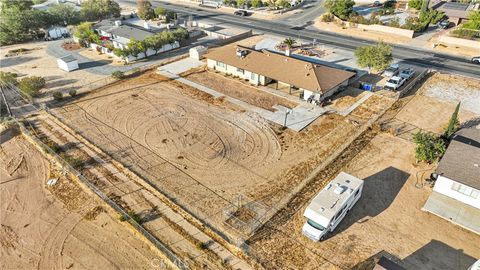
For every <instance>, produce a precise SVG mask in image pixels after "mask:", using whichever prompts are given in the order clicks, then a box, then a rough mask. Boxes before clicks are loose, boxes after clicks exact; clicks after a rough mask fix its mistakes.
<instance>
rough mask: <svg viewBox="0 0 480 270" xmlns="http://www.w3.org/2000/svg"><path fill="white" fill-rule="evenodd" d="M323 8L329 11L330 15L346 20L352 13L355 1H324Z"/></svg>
mask: <svg viewBox="0 0 480 270" xmlns="http://www.w3.org/2000/svg"><path fill="white" fill-rule="evenodd" d="M324 5H325V7H326V8H328V9H329V10H330V12H331V13H333V14H335V16H337V17H339V18H340V19H342V20H346V19H348V17H349V16H350V15H351V14H352V13H353V6H354V5H355V1H353V0H326V1H325V4H324Z"/></svg>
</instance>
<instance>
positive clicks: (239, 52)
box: [236, 48, 248, 58]
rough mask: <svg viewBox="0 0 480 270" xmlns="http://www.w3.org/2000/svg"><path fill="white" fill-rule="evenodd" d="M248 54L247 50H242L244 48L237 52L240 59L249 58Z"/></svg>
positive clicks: (238, 49)
mask: <svg viewBox="0 0 480 270" xmlns="http://www.w3.org/2000/svg"><path fill="white" fill-rule="evenodd" d="M247 54H248V51H247V50H245V49H242V48H237V51H236V55H237V56H238V57H240V58H244V57H245V56H247Z"/></svg>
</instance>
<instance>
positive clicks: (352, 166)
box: [252, 134, 480, 269]
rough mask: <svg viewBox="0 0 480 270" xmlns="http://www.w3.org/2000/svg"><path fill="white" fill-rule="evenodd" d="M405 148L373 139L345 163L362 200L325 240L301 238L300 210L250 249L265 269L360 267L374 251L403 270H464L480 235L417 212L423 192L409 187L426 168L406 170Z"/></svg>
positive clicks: (408, 150)
mask: <svg viewBox="0 0 480 270" xmlns="http://www.w3.org/2000/svg"><path fill="white" fill-rule="evenodd" d="M413 148H414V145H413V144H412V143H411V142H409V141H406V140H403V139H400V138H398V137H393V136H391V135H388V134H380V135H378V136H376V137H375V138H374V139H373V140H372V141H371V142H370V143H369V144H368V145H367V147H365V148H364V149H363V150H362V151H361V152H360V154H358V155H357V156H356V158H354V159H353V160H352V161H351V162H350V163H349V164H348V166H347V167H346V171H347V172H348V173H351V174H353V175H356V176H358V177H360V178H363V179H365V187H364V191H363V194H362V198H361V199H360V201H359V202H358V203H357V205H356V206H355V207H354V208H353V209H352V210H351V211H350V213H349V215H347V217H346V218H345V220H344V221H342V223H341V224H340V226H339V228H337V230H336V232H334V234H333V235H331V236H330V237H329V238H328V239H326V240H325V241H323V242H321V243H314V242H312V241H310V240H309V239H307V238H306V237H304V236H303V235H301V227H302V225H303V223H304V221H305V220H304V218H303V211H304V210H305V206H304V207H302V208H301V209H299V210H298V211H297V212H296V214H295V215H294V216H293V217H292V218H291V219H289V220H288V221H286V222H285V223H284V224H282V225H281V226H278V227H276V228H275V229H276V230H275V232H273V230H272V233H271V234H270V235H268V236H267V237H262V238H258V239H257V241H254V242H253V243H252V247H253V248H254V249H255V250H256V251H258V253H259V254H261V255H262V257H263V259H265V260H267V261H269V262H270V263H271V264H270V265H271V266H272V267H273V268H274V267H276V268H289V269H351V268H354V269H362V267H361V266H362V264H361V262H362V261H364V260H367V259H368V258H370V257H372V256H374V255H376V254H378V253H380V254H387V255H393V256H394V257H396V258H397V261H398V262H399V263H400V264H401V265H403V266H404V267H406V269H466V268H467V267H468V266H469V265H470V264H471V263H473V261H474V260H475V259H474V258H479V257H480V245H479V244H478V243H480V236H478V235H475V234H473V233H471V232H468V231H465V230H463V229H461V228H459V227H457V226H455V225H453V224H451V223H449V222H447V221H445V220H443V219H440V218H438V217H436V216H433V215H431V214H428V213H425V212H422V211H421V210H420V208H421V207H422V206H423V204H424V203H425V201H426V199H427V197H428V194H429V192H430V188H428V187H424V188H421V189H419V188H416V187H415V184H416V183H417V176H418V177H421V175H422V174H423V173H425V172H430V171H431V169H430V168H429V167H428V166H416V165H414V160H413V154H412V153H413ZM319 189H320V188H319ZM288 236H290V237H288Z"/></svg>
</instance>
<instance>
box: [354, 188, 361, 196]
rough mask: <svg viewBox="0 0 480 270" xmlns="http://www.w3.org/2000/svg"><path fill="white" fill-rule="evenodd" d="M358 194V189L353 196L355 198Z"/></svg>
mask: <svg viewBox="0 0 480 270" xmlns="http://www.w3.org/2000/svg"><path fill="white" fill-rule="evenodd" d="M358 193H360V189H357V191H356V192H355V195H354V196H355V197H357V195H358Z"/></svg>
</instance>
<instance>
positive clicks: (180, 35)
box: [170, 27, 189, 43]
mask: <svg viewBox="0 0 480 270" xmlns="http://www.w3.org/2000/svg"><path fill="white" fill-rule="evenodd" d="M172 35H173V39H174V40H175V41H181V40H184V39H188V37H189V34H188V31H187V30H186V29H185V28H181V27H179V28H177V29H175V30H173V31H172ZM170 43H171V42H170Z"/></svg>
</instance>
